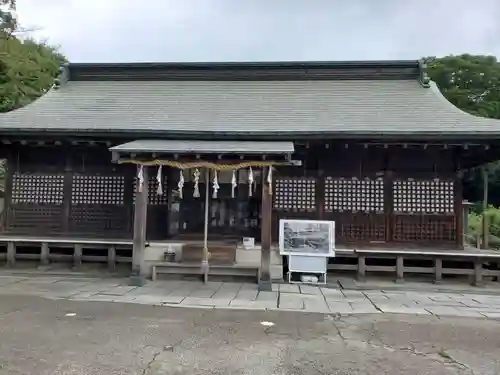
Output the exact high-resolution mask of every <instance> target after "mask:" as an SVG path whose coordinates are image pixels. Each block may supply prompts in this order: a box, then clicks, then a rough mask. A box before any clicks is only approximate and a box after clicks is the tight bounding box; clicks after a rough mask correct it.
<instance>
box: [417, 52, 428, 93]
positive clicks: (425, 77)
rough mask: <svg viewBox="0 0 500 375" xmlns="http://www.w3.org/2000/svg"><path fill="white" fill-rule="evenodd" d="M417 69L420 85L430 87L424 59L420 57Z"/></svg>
mask: <svg viewBox="0 0 500 375" xmlns="http://www.w3.org/2000/svg"><path fill="white" fill-rule="evenodd" d="M418 69H419V70H420V77H419V82H420V84H421V85H422V87H425V88H429V87H431V86H430V81H431V78H430V77H429V74H428V73H427V63H426V62H425V59H423V58H422V59H420V60H419V61H418Z"/></svg>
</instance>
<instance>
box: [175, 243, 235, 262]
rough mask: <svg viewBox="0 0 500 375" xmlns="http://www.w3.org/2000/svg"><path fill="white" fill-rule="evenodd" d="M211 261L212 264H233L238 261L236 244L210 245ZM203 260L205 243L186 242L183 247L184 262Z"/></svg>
mask: <svg viewBox="0 0 500 375" xmlns="http://www.w3.org/2000/svg"><path fill="white" fill-rule="evenodd" d="M208 252H209V253H210V257H209V262H210V263H211V264H212V263H213V264H233V263H234V262H235V261H236V245H235V244H230V245H224V244H221V245H219V244H216V245H209V246H208ZM202 260H203V245H201V244H186V245H184V246H183V247H182V262H193V263H196V262H197V263H200V262H201V261H202Z"/></svg>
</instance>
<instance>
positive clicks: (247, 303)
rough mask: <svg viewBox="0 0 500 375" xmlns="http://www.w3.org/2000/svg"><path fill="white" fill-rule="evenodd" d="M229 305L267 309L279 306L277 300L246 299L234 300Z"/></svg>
mask: <svg viewBox="0 0 500 375" xmlns="http://www.w3.org/2000/svg"><path fill="white" fill-rule="evenodd" d="M229 306H232V307H239V308H247V307H248V308H250V309H263V310H265V309H267V308H277V307H278V306H277V301H274V302H273V301H245V300H236V299H235V300H232V301H231V302H230V303H229Z"/></svg>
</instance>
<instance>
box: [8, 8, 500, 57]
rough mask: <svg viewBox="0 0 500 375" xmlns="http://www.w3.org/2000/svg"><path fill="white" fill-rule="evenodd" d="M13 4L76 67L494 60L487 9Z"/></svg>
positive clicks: (496, 43)
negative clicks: (476, 56)
mask: <svg viewBox="0 0 500 375" xmlns="http://www.w3.org/2000/svg"><path fill="white" fill-rule="evenodd" d="M146 3H147V4H148V6H147V7H144V6H142V5H140V4H141V3H139V2H137V1H132V0H104V1H103V0H100V1H97V0H50V1H43V2H42V1H40V0H18V13H19V17H20V21H21V22H22V23H23V24H24V25H25V26H27V27H39V28H40V30H39V31H37V32H36V36H37V37H40V38H47V39H48V40H49V41H50V42H52V43H54V44H58V45H60V46H61V49H62V52H63V53H65V54H66V55H68V57H69V58H70V59H71V60H72V61H222V60H224V61H230V60H233V61H234V60H240V61H242V60H254V61H255V60H353V59H408V58H419V57H421V56H424V55H438V56H439V55H445V54H449V53H463V52H469V53H485V54H495V55H497V56H500V39H499V38H498V35H500V22H498V21H497V20H498V19H500V2H498V1H497V0H483V1H481V2H480V6H479V5H475V4H478V3H474V2H470V1H467V0H454V1H452V0H419V1H414V2H410V1H401V0H376V1H375V0H349V1H347V0H335V1H332V0H239V1H234V0H176V1H174V0H148V1H147V2H146Z"/></svg>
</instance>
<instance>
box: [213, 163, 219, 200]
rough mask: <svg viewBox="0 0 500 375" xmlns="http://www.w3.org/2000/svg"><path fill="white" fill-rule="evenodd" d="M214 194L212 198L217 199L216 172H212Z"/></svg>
mask: <svg viewBox="0 0 500 375" xmlns="http://www.w3.org/2000/svg"><path fill="white" fill-rule="evenodd" d="M213 188H214V192H213V194H212V198H214V199H215V198H217V191H218V190H219V181H217V170H214V183H213Z"/></svg>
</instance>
